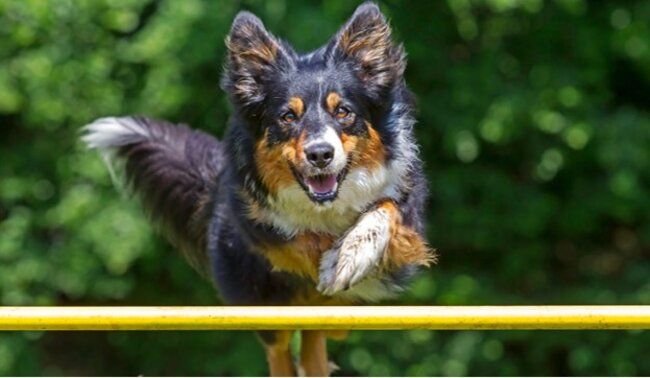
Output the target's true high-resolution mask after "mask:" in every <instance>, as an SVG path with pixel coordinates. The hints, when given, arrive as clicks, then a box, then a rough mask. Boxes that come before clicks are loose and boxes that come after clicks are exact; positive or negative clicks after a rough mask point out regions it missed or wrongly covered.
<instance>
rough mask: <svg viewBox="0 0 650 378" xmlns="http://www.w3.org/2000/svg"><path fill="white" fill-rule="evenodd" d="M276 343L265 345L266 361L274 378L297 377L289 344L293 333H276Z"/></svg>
mask: <svg viewBox="0 0 650 378" xmlns="http://www.w3.org/2000/svg"><path fill="white" fill-rule="evenodd" d="M274 335H275V341H274V342H273V344H271V345H265V349H266V360H267V361H268V363H269V370H270V372H269V373H270V375H271V376H272V377H292V376H295V375H296V371H295V368H294V366H293V358H292V357H291V350H290V348H289V344H290V343H291V336H292V335H293V331H274Z"/></svg>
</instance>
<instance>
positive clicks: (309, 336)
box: [300, 330, 330, 377]
mask: <svg viewBox="0 0 650 378" xmlns="http://www.w3.org/2000/svg"><path fill="white" fill-rule="evenodd" d="M326 336H327V335H326V331H317V330H305V331H302V343H301V344H302V345H301V348H300V366H301V367H302V368H303V370H304V374H305V376H307V377H327V376H329V375H330V367H329V361H328V360H327V339H326Z"/></svg>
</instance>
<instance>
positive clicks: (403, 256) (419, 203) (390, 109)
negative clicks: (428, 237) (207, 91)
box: [82, 3, 435, 376]
mask: <svg viewBox="0 0 650 378" xmlns="http://www.w3.org/2000/svg"><path fill="white" fill-rule="evenodd" d="M226 46H227V57H226V64H225V67H224V73H223V77H222V81H221V87H222V88H223V90H224V91H225V92H226V93H227V95H228V97H229V100H230V103H231V104H232V108H233V114H232V117H231V119H230V122H229V126H228V129H227V131H226V135H225V137H224V138H223V140H222V141H220V140H217V139H216V138H214V137H213V136H211V135H208V134H206V133H204V132H201V131H198V130H192V129H190V128H189V127H187V126H185V125H175V124H172V123H169V122H166V121H158V120H153V119H149V118H144V117H136V116H134V117H117V118H101V119H98V120H96V121H94V122H93V123H91V124H89V125H87V126H85V128H84V130H85V131H84V135H83V136H82V139H83V141H84V142H85V143H86V144H87V146H88V147H89V148H92V149H98V150H100V152H101V153H102V154H103V156H105V157H107V158H109V159H110V161H111V162H112V164H119V165H122V168H123V171H124V175H125V177H126V180H127V183H128V185H129V186H130V188H131V190H132V191H133V192H134V193H135V194H136V195H137V196H138V197H139V198H140V199H141V202H142V204H143V207H144V208H145V210H146V211H147V212H148V214H149V215H150V217H151V219H152V220H153V221H154V223H155V224H157V225H158V226H159V227H160V230H161V232H162V234H163V235H164V236H166V237H167V238H168V239H169V240H170V242H171V243H172V244H173V245H174V246H176V247H177V248H178V249H179V250H180V251H181V252H182V253H183V255H184V257H185V258H186V259H187V261H188V262H189V263H190V264H191V265H192V266H193V267H194V268H195V269H196V270H197V271H198V272H199V273H201V274H202V275H204V276H205V277H207V278H208V279H210V280H211V281H212V282H213V283H214V285H215V286H216V288H217V290H218V292H219V293H220V295H221V297H222V299H223V301H224V302H225V303H227V304H231V305H350V304H361V303H368V302H376V301H379V300H382V299H386V298H391V297H394V296H395V295H396V294H398V293H399V292H400V291H402V290H404V288H405V287H406V285H407V283H408V282H409V280H410V279H411V278H412V277H413V275H414V274H415V273H416V272H417V271H418V270H419V267H422V266H428V265H429V264H431V263H432V262H433V261H434V259H435V258H434V253H433V251H432V249H431V248H429V247H428V245H427V243H426V241H425V238H424V208H425V201H426V198H427V183H426V180H425V177H424V173H423V167H422V162H421V160H420V159H419V157H418V146H417V144H416V142H415V141H414V137H413V127H414V124H415V118H414V111H415V105H414V98H413V95H412V94H411V92H410V91H409V90H408V88H407V86H406V84H405V82H404V70H405V67H406V60H405V53H404V49H403V47H402V46H401V45H400V44H397V43H395V42H394V41H393V38H392V36H391V28H390V26H389V24H388V22H387V20H386V18H385V17H384V15H383V14H382V13H381V11H380V9H379V8H378V6H377V5H375V4H373V3H364V4H362V5H360V6H359V7H358V8H357V9H356V11H355V12H354V14H353V15H352V17H351V18H350V19H349V20H348V21H347V22H346V23H345V24H344V25H343V27H342V28H341V29H340V31H339V32H338V33H337V34H335V35H334V37H333V38H332V39H331V40H330V41H329V42H328V43H327V44H326V45H325V46H323V47H321V48H319V49H317V50H315V51H313V52H310V53H308V54H299V53H297V52H296V51H294V50H293V48H292V47H291V46H290V45H289V44H288V43H286V42H284V41H282V40H280V39H278V38H276V37H275V36H273V35H272V34H271V33H269V32H268V31H267V30H266V29H265V27H264V25H263V23H262V22H261V21H260V19H259V18H257V17H256V16H255V15H253V14H251V13H249V12H245V11H242V12H240V13H239V14H238V15H237V16H236V18H235V19H234V21H233V24H232V27H231V30H230V33H229V35H228V37H227V38H226ZM109 167H110V166H109ZM259 335H260V339H261V340H262V343H263V345H264V346H265V350H266V353H267V359H268V363H269V368H270V373H271V374H272V375H285V376H286V375H295V374H297V373H301V374H306V375H318V376H323V375H328V374H329V373H330V365H329V362H328V359H327V351H326V337H328V335H329V336H335V335H332V334H328V333H327V332H324V331H302V351H301V356H300V361H299V365H298V367H297V368H296V367H295V366H294V364H293V361H292V357H291V354H290V350H289V341H290V339H291V332H289V331H261V332H259Z"/></svg>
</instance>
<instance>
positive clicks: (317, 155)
mask: <svg viewBox="0 0 650 378" xmlns="http://www.w3.org/2000/svg"><path fill="white" fill-rule="evenodd" d="M305 154H306V155H307V160H309V162H310V163H311V165H313V166H315V167H318V168H325V167H327V166H328V165H329V164H330V163H331V162H332V159H334V147H332V146H331V145H330V144H328V143H318V144H315V145H313V146H309V148H307V149H306V150H305Z"/></svg>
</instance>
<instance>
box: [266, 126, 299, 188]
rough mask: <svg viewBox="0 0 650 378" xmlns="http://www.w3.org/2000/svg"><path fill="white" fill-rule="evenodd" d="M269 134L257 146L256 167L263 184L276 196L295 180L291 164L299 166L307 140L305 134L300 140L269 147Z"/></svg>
mask: <svg viewBox="0 0 650 378" xmlns="http://www.w3.org/2000/svg"><path fill="white" fill-rule="evenodd" d="M267 133H268V131H266V132H265V133H264V137H263V138H262V139H261V140H260V141H259V142H257V144H256V145H255V165H256V166H257V170H258V172H259V174H260V178H261V179H262V183H264V185H265V186H266V188H267V189H268V190H269V192H270V193H271V194H275V193H277V192H278V190H280V189H282V188H283V187H286V186H288V185H290V184H291V183H292V182H293V181H295V178H294V176H293V173H292V172H291V169H290V168H289V164H287V162H292V163H293V164H294V165H296V164H297V162H298V161H299V159H300V158H301V156H302V154H303V152H302V143H303V140H304V138H305V135H304V133H303V134H301V135H300V137H299V138H297V139H294V140H290V141H288V142H286V143H283V144H280V145H277V146H269V145H268V143H267Z"/></svg>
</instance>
